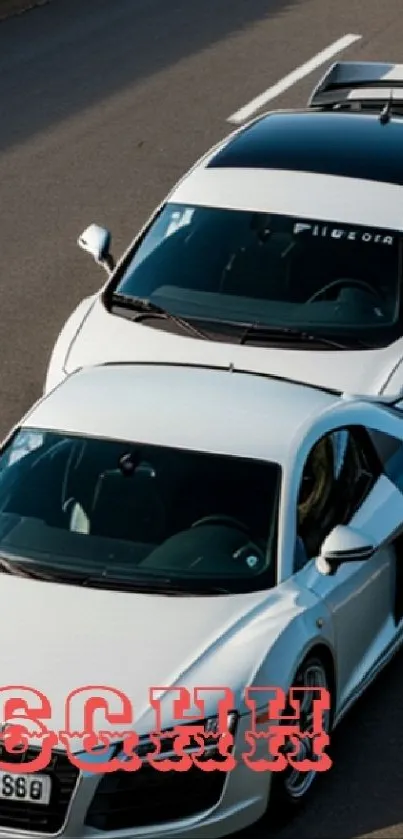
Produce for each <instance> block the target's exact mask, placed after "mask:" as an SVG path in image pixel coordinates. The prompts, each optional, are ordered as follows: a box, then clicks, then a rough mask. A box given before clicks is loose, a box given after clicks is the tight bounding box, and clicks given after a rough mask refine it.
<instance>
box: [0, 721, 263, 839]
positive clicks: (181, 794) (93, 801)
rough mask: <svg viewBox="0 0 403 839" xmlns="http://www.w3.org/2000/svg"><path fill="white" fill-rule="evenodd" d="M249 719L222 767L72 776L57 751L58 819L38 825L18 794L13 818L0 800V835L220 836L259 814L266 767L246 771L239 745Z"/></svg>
mask: <svg viewBox="0 0 403 839" xmlns="http://www.w3.org/2000/svg"><path fill="white" fill-rule="evenodd" d="M249 727H250V718H249V717H248V716H246V717H241V719H240V720H239V722H238V728H237V732H236V737H235V749H234V756H235V758H236V761H237V765H236V768H235V769H234V770H233V771H232V772H229V773H224V772H219V771H215V772H202V771H201V770H197V769H195V770H190V771H189V772H184V773H182V772H168V773H164V772H157V771H156V770H155V769H148V770H147V776H145V775H144V773H143V770H142V769H141V770H139V771H138V772H133V773H124V772H112V773H110V774H105V775H100V774H94V773H91V774H84V773H81V774H80V775H78V774H77V776H76V777H75V775H74V772H72V771H71V768H70V775H69V766H68V765H67V762H66V761H67V759H66V758H65V755H59V758H58V760H59V769H58V770H57V771H58V773H59V780H58V781H57V779H56V787H57V788H58V793H60V794H61V793H62V792H63V790H64V798H63V801H62V803H60V802H61V800H62V799H60V801H59V800H58V804H59V810H60V812H59V818H60V819H63V824H60V827H59V829H58V830H57V831H56V830H55V824H56V822H55V820H54V819H53V822H52V823H51V824H50V822H49V821H48V824H47V826H46V827H45V829H44V827H43V825H44V822H43V819H42V827H41V824H40V819H39V816H37V815H36V811H35V812H33V811H34V807H35V805H31V806H29V805H26V809H25V817H24V805H22V804H20V803H19V802H17V803H16V806H15V808H14V814H15V815H14V819H13V815H12V814H13V807H12V804H13V803H14V802H7V822H5V821H4V812H3V811H4V808H3V806H2V802H1V801H0V839H20V837H21V839H51V837H54V836H58V837H60V839H78V837H79V839H95V838H96V839H154V837H155V839H182V837H183V839H185V837H186V839H220V837H225V836H230V835H231V834H232V833H235V832H236V831H238V830H242V829H243V828H245V827H248V826H250V825H252V824H254V823H255V822H256V821H257V820H258V819H259V818H260V817H261V816H262V815H263V813H264V811H265V809H266V806H267V799H268V794H269V790H270V778H271V775H270V773H266V772H253V771H252V770H251V769H249V768H248V767H247V766H246V764H245V763H244V762H243V760H242V754H243V753H244V752H245V751H246V749H247V745H246V741H245V732H246V731H247V730H248V728H249ZM54 771H56V768H55V769H54ZM192 771H193V775H192V774H191V773H192ZM63 773H64V774H63ZM62 776H63V777H62ZM62 782H63V783H62ZM63 784H64V786H63ZM68 786H69V790H70V792H69V794H68V795H67V799H68V800H67V801H66V789H67V787H68ZM56 787H55V788H56ZM53 804H54V802H53ZM51 805H52V802H51ZM28 808H29V812H28ZM125 809H126V811H127V810H130V812H131V814H132V815H131V816H130V819H131V825H130V826H126V827H124V828H122V827H121V825H122V824H123V823H124V821H125V819H126V822H127V812H126V813H125V812H124V811H125ZM17 813H18V819H17ZM32 813H33V815H31V816H30V814H32ZM10 814H11V815H10ZM184 814H185V815H184ZM45 816H46V814H45V813H44V814H43V817H45ZM17 822H18V823H17ZM101 827H102V828H103V829H100V828H101ZM49 828H50V829H49ZM50 831H51V832H50Z"/></svg>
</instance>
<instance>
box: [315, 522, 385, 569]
mask: <svg viewBox="0 0 403 839" xmlns="http://www.w3.org/2000/svg"><path fill="white" fill-rule="evenodd" d="M376 550H377V545H375V544H374V541H373V540H372V538H371V537H370V536H367V535H365V534H364V533H361V532H360V531H359V530H355V529H354V528H353V527H347V526H345V525H338V526H337V527H335V528H333V530H332V531H331V532H330V533H329V535H328V536H327V538H326V539H325V541H324V542H323V545H322V548H321V551H320V555H319V558H318V560H317V567H318V570H319V571H320V572H321V573H322V574H334V573H335V571H337V568H338V567H339V565H342V564H344V563H345V562H363V560H365V559H371V557H372V556H373V555H374V553H375V551H376Z"/></svg>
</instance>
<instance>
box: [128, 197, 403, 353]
mask: <svg viewBox="0 0 403 839" xmlns="http://www.w3.org/2000/svg"><path fill="white" fill-rule="evenodd" d="M401 246H402V241H401V235H400V234H399V233H397V232H395V231H389V230H378V229H373V228H371V229H370V228H367V227H360V226H359V225H356V226H354V227H352V226H351V225H350V226H349V225H343V224H341V223H340V224H335V223H333V222H326V221H318V220H317V219H301V218H292V217H290V216H281V215H273V214H272V215H267V214H262V213H256V212H249V211H240V210H227V209H216V208H209V207H192V206H182V205H177V204H172V203H168V204H166V205H165V206H164V207H163V208H162V210H161V211H160V213H159V214H158V215H157V217H156V218H155V219H154V221H153V222H152V223H151V225H150V226H149V228H148V229H147V230H146V232H145V233H144V234H143V237H142V238H141V239H140V241H139V243H138V244H137V245H136V248H135V250H134V252H133V251H132V252H131V253H130V254H129V255H128V256H127V257H126V259H125V260H124V262H123V264H122V267H121V269H120V271H118V274H117V278H116V281H115V284H114V288H113V291H114V295H115V298H114V299H115V302H116V295H123V296H125V297H126V300H128V298H130V297H137V298H143V299H144V298H146V299H147V300H151V301H152V302H153V303H155V304H157V305H159V306H161V307H164V308H165V309H167V310H168V311H170V312H171V313H174V314H176V315H178V316H182V317H184V318H188V319H190V320H191V319H192V318H193V319H194V320H199V321H200V322H201V321H203V322H204V323H205V324H208V322H210V324H211V328H213V325H214V324H215V325H214V328H215V329H217V323H218V324H219V328H220V329H221V330H224V332H225V331H226V334H227V335H231V325H232V326H235V327H238V328H239V327H240V326H242V325H243V326H245V325H249V324H254V326H255V327H256V326H258V327H260V328H261V334H262V336H263V333H264V329H265V328H266V332H267V327H276V328H277V329H281V328H284V327H289V328H291V329H292V328H294V329H295V330H305V331H306V332H310V333H314V334H315V335H319V336H323V337H324V336H328V337H339V338H340V339H341V340H342V339H343V338H344V339H346V341H347V343H348V341H349V340H350V341H352V342H353V343H354V342H355V344H357V340H359V341H361V342H362V343H363V344H365V345H368V346H369V347H370V346H382V345H386V344H387V343H389V342H390V341H392V340H395V339H396V338H397V337H398V336H399V334H400V333H401V331H402V328H401V325H400V323H401V319H402V312H401V299H400V285H401V276H402V270H401V267H402V266H401V253H402V247H401ZM122 299H123V298H122ZM225 324H227V327H226V326H225ZM156 326H157V327H158V328H169V327H168V326H167V324H166V322H165V323H164V322H163V321H159V322H158V323H157V324H156ZM235 332H236V330H235ZM238 332H239V329H238ZM269 338H270V336H269ZM235 339H236V338H235ZM251 342H253V335H252V336H251Z"/></svg>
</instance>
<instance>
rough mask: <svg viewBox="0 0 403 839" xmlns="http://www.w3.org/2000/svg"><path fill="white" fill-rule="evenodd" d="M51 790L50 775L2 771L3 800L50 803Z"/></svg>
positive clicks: (1, 789)
mask: <svg viewBox="0 0 403 839" xmlns="http://www.w3.org/2000/svg"><path fill="white" fill-rule="evenodd" d="M51 791H52V779H51V778H49V776H48V775H31V774H30V773H27V774H26V775H25V774H24V775H17V774H14V773H11V772H0V799H1V800H3V801H25V802H26V803H27V804H42V805H43V804H49V801H50V794H51Z"/></svg>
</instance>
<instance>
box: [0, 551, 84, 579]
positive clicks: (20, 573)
mask: <svg viewBox="0 0 403 839" xmlns="http://www.w3.org/2000/svg"><path fill="white" fill-rule="evenodd" d="M34 566H36V562H34V561H32V560H28V559H25V558H24V557H19V556H16V557H12V558H11V557H10V559H8V558H6V557H5V556H3V555H1V556H0V572H3V573H4V574H10V575H11V576H14V577H26V578H27V579H31V580H42V581H47V582H54V581H57V582H70V581H71V580H74V581H77V582H80V581H81V580H82V579H83V577H85V575H84V574H83V573H82V572H79V573H76V572H74V571H72V572H71V573H69V572H67V576H65V574H64V573H63V574H61V573H60V572H59V571H57V570H56V569H53V568H52V567H49V568H48V567H46V570H43V565H41V566H40V569H41V570H39V569H36V568H35V570H34ZM63 571H64V569H63Z"/></svg>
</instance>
